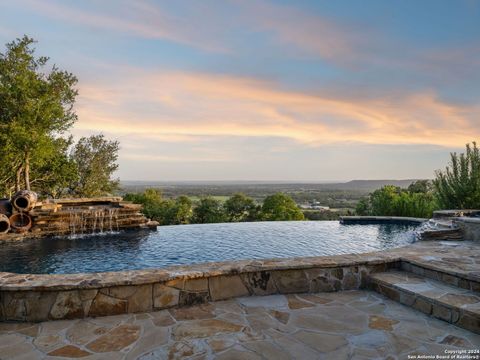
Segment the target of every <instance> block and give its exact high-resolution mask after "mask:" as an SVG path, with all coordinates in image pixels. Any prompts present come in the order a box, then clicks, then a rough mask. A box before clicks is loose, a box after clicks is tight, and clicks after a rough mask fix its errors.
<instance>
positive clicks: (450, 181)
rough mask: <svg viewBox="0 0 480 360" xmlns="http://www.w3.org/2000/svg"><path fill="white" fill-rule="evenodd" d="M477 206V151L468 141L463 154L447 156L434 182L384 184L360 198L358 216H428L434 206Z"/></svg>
mask: <svg viewBox="0 0 480 360" xmlns="http://www.w3.org/2000/svg"><path fill="white" fill-rule="evenodd" d="M478 208H480V150H479V149H478V147H477V144H476V143H475V142H473V144H472V145H470V144H467V146H466V151H465V153H462V154H456V153H452V154H451V155H450V163H449V164H448V166H447V167H446V169H445V170H444V171H437V172H436V178H435V179H434V180H433V181H428V180H419V181H415V182H413V183H412V184H410V186H408V188H406V189H405V188H400V187H397V186H392V185H387V186H384V187H382V188H381V189H378V190H375V191H374V192H372V193H371V194H370V195H369V196H368V197H366V198H364V199H362V200H360V201H359V203H358V204H357V207H356V213H357V214H358V215H379V216H382V215H383V216H413V217H423V218H429V217H431V216H432V213H433V211H434V210H437V209H478Z"/></svg>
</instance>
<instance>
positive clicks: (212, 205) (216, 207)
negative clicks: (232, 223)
mask: <svg viewBox="0 0 480 360" xmlns="http://www.w3.org/2000/svg"><path fill="white" fill-rule="evenodd" d="M226 220H227V219H226V216H225V213H224V211H223V206H222V204H221V202H220V201H218V200H215V199H214V198H212V197H204V198H202V199H200V202H199V203H198V204H197V206H196V207H195V208H194V209H193V217H192V222H193V223H196V224H207V223H221V222H224V221H226Z"/></svg>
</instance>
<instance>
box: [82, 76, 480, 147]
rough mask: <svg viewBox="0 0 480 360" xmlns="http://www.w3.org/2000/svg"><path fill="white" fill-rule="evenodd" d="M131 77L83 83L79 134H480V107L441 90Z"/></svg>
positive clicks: (457, 138)
mask: <svg viewBox="0 0 480 360" xmlns="http://www.w3.org/2000/svg"><path fill="white" fill-rule="evenodd" d="M128 73H129V75H128V76H125V75H123V76H122V77H121V79H120V80H119V79H116V81H115V82H114V83H113V82H112V84H108V83H95V84H81V87H80V94H81V95H80V99H79V106H78V114H79V116H80V121H79V122H78V124H77V125H76V128H77V129H78V130H79V131H88V130H91V129H98V130H104V131H108V132H111V133H112V134H116V135H117V136H122V135H128V134H135V135H137V136H144V137H146V138H150V139H152V138H156V139H158V140H160V141H164V140H165V139H168V138H169V137H172V139H176V140H178V141H180V142H181V141H188V139H189V137H199V136H249V137H284V138H289V139H293V140H295V141H297V142H301V143H304V144H308V145H311V146H315V145H320V144H328V143H334V142H346V141H355V142H364V143H370V144H435V145H444V146H463V144H465V143H466V142H468V141H471V140H472V139H475V138H476V137H478V136H479V135H480V130H479V127H478V120H477V119H478V118H479V115H480V107H479V106H478V105H477V106H466V105H465V106H461V105H457V104H449V103H446V102H442V101H441V99H439V98H438V97H437V96H436V95H435V93H433V92H424V93H417V94H412V95H404V96H397V97H395V98H393V97H392V98H388V97H385V98H379V99H375V100H364V99H352V98H348V99H346V98H345V99H343V98H339V97H336V98H332V97H329V96H327V95H321V94H309V93H301V92H293V91H288V90H284V89H281V88H279V87H277V86H275V84H272V83H269V82H262V81H258V80H255V79H245V78H237V77H232V76H217V75H211V74H202V73H177V72H175V73H156V74H151V73H145V72H143V71H140V70H134V69H131V70H129V71H128ZM182 137H183V138H182Z"/></svg>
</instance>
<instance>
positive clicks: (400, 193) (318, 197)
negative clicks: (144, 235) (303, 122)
mask: <svg viewBox="0 0 480 360" xmlns="http://www.w3.org/2000/svg"><path fill="white" fill-rule="evenodd" d="M34 44H35V41H34V40H33V39H32V38H30V37H28V36H24V37H23V38H21V39H16V40H14V41H12V42H11V43H8V44H7V45H6V51H5V52H3V53H1V54H0V128H1V132H0V151H1V153H2V156H1V157H0V194H1V195H2V196H5V197H10V196H11V194H12V193H13V192H15V191H18V190H20V189H22V188H24V189H27V190H30V189H31V190H34V191H36V192H37V193H38V194H39V195H40V197H42V198H59V197H94V196H103V195H118V194H121V195H123V196H124V197H125V199H126V200H129V201H133V202H136V203H140V204H142V205H143V207H144V210H143V211H144V213H145V214H146V215H147V216H148V217H150V218H151V219H153V220H156V221H158V222H159V223H160V224H162V225H172V224H188V223H215V222H243V221H278V220H304V219H310V220H332V219H338V217H339V216H340V215H347V214H350V215H351V214H358V215H387V216H413V217H423V218H428V217H430V216H431V215H432V212H433V211H434V210H436V209H448V208H450V209H451V208H457V209H459V208H475V207H477V206H478V204H479V203H480V153H479V149H478V147H477V145H476V143H475V142H473V144H471V145H470V144H467V146H466V151H465V153H462V154H456V153H452V154H451V159H450V163H449V165H448V166H447V167H446V169H445V170H443V171H440V170H439V171H437V172H436V173H435V178H434V179H433V180H403V181H378V180H377V181H352V182H349V183H340V184H310V183H299V184H289V183H275V184H269V183H255V182H252V183H228V184H222V183H217V184H212V183H206V184H192V183H190V184H188V183H187V184H171V183H168V184H157V185H155V184H150V185H146V184H144V183H132V182H130V183H125V184H122V183H120V180H119V179H116V178H115V177H114V174H115V171H116V170H117V169H118V164H117V159H118V150H119V147H120V146H121V144H120V143H119V142H118V141H116V140H109V139H107V138H105V136H104V135H102V134H97V135H91V136H89V137H82V138H80V139H78V141H74V140H73V137H72V135H71V134H70V132H69V131H70V129H71V128H72V126H73V125H74V123H75V121H76V120H77V115H76V113H75V109H74V104H75V98H76V96H77V95H78V92H77V90H76V84H77V81H78V80H77V78H76V77H75V76H74V75H73V74H71V73H69V72H67V71H64V70H60V69H59V68H58V67H57V66H56V65H53V66H51V67H48V64H49V59H48V58H47V57H44V56H39V57H38V56H36V54H35V48H34ZM312 201H315V202H317V203H320V204H322V205H323V206H325V208H324V209H321V210H315V209H303V210H302V209H300V207H299V205H301V204H305V203H309V202H312Z"/></svg>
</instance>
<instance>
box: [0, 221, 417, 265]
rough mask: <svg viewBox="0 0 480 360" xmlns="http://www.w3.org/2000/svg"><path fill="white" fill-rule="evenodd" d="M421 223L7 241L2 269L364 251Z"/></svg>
mask: <svg viewBox="0 0 480 360" xmlns="http://www.w3.org/2000/svg"><path fill="white" fill-rule="evenodd" d="M416 227H417V226H416V225H407V224H405V225H402V224H378V225H341V224H339V223H338V222H337V221H298V222H297V221H290V222H255V223H230V224H202V225H176V226H162V227H159V228H158V231H156V232H155V231H154V232H152V231H141V232H124V233H113V234H101V235H95V236H84V237H74V238H68V237H64V238H46V239H36V240H27V241H24V242H17V243H2V244H0V271H6V272H16V273H32V274H66V273H82V272H104V271H118V270H134V269H145V268H161V267H165V266H169V265H179V264H194V263H201V262H209V261H224V260H239V259H259V258H286V257H298V256H321V255H336V254H347V253H363V252H369V251H375V250H383V249H389V248H393V247H399V246H405V245H408V244H410V243H412V242H413V241H414V239H415V234H414V231H415V228H416Z"/></svg>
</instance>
